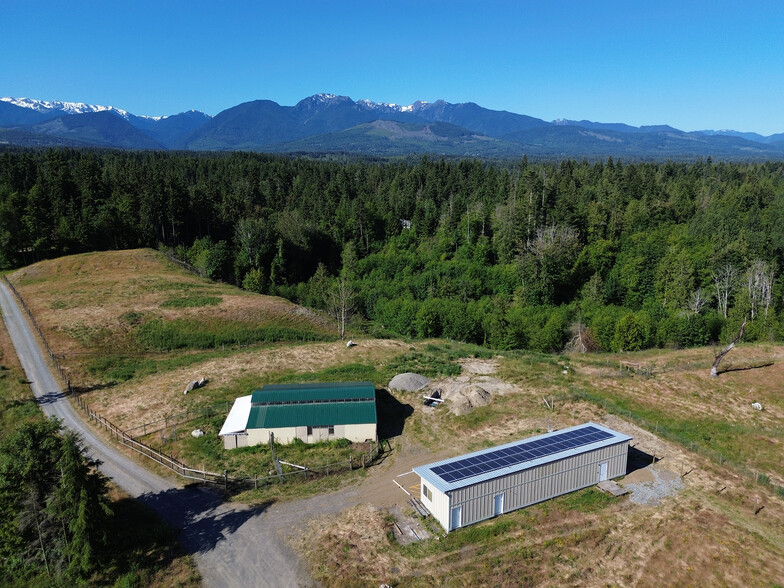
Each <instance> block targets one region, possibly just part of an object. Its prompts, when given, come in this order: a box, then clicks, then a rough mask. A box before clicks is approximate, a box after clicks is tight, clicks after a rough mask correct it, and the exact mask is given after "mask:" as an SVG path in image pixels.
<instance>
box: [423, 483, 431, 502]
mask: <svg viewBox="0 0 784 588" xmlns="http://www.w3.org/2000/svg"><path fill="white" fill-rule="evenodd" d="M422 494H423V495H424V496H425V498H427V499H428V500H429V501H431V502H432V501H433V491H432V490H430V488H428V487H427V486H426V485H425V483H424V482H422Z"/></svg>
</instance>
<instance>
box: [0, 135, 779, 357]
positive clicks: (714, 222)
mask: <svg viewBox="0 0 784 588" xmlns="http://www.w3.org/2000/svg"><path fill="white" fill-rule="evenodd" d="M783 172H784V164H782V163H780V162H773V163H770V162H769V163H727V162H718V163H715V162H713V161H711V160H710V159H707V160H705V161H698V162H696V163H688V164H687V163H675V162H666V163H638V162H635V163H624V162H621V161H614V160H613V159H611V158H610V159H608V160H607V161H602V162H586V161H582V162H578V161H572V160H565V161H560V162H536V163H534V162H529V161H527V160H526V159H525V158H523V159H522V160H519V161H514V162H495V163H489V162H482V161H478V160H463V161H446V160H443V159H441V160H434V159H429V158H426V157H425V158H422V159H421V160H420V161H418V162H374V161H360V160H354V161H345V162H335V161H320V160H316V159H308V158H297V157H280V156H270V155H264V154H252V153H231V154H177V153H158V152H117V151H92V150H70V149H52V150H46V151H43V150H42V151H34V150H29V151H6V152H4V153H3V154H2V156H0V266H1V267H3V268H11V267H17V266H20V265H25V264H28V263H31V262H33V261H36V260H39V259H43V258H47V257H53V256H59V255H65V254H70V253H78V252H84V251H93V250H102V249H123V248H134V247H145V246H146V247H158V246H161V247H165V248H167V249H168V250H169V251H171V252H172V253H173V254H174V255H176V256H178V257H180V258H181V259H183V260H186V261H188V262H189V263H191V264H192V265H194V266H195V267H196V268H197V269H198V271H199V272H201V273H202V274H203V275H205V276H206V277H210V278H214V279H221V280H224V281H227V282H232V283H236V284H237V285H240V286H242V287H244V288H246V289H248V290H252V291H255V292H260V293H265V294H276V295H281V296H285V297H286V298H289V299H291V300H293V301H295V302H299V303H302V304H305V305H308V306H311V307H315V308H322V309H328V308H329V307H332V308H334V307H336V306H342V307H343V308H344V309H345V307H346V305H345V303H346V302H350V304H349V305H348V306H350V308H351V311H352V312H353V313H354V319H355V324H356V325H357V326H358V327H361V328H364V329H366V330H367V331H369V332H371V333H374V334H377V335H384V334H387V333H390V334H392V333H394V334H401V335H406V336H417V337H440V336H443V337H449V338H454V339H458V340H462V341H469V342H474V343H480V344H484V345H487V346H490V347H493V348H515V349H531V350H538V351H559V350H562V349H563V348H564V347H565V346H571V347H574V348H577V349H581V350H615V351H618V350H636V349H644V348H648V347H653V346H679V347H682V346H692V345H704V344H707V343H710V342H714V341H719V340H726V339H728V338H731V335H732V333H734V332H737V329H738V326H739V325H740V323H741V322H742V321H743V319H744V318H745V317H748V319H749V323H748V327H747V329H746V339H757V340H763V339H765V340H768V339H777V338H782V337H783V336H784V326H782V323H781V321H780V320H779V318H778V317H779V315H780V314H781V312H782V304H783V303H784V301H783V299H782V291H783V290H782V286H784V282H782V274H781V271H780V269H781V267H782V261H784V185H783V184H782V175H783ZM338 285H339V286H340V288H341V289H342V292H343V294H342V296H343V300H342V302H341V301H340V300H338V301H336V297H335V291H336V289H337V286H338ZM338 298H339V297H338ZM349 299H350V300H349Z"/></svg>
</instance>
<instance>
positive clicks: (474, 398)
mask: <svg viewBox="0 0 784 588" xmlns="http://www.w3.org/2000/svg"><path fill="white" fill-rule="evenodd" d="M442 398H444V399H445V400H446V406H447V408H449V412H451V413H452V414H454V415H457V416H460V415H464V414H468V413H470V412H472V411H473V410H474V409H475V408H477V407H479V406H487V405H488V404H490V400H491V399H492V397H491V396H490V393H489V392H488V391H487V390H485V389H484V388H482V387H481V386H479V385H477V384H466V385H465V386H460V387H459V388H450V389H448V390H447V391H445V392H443V393H442Z"/></svg>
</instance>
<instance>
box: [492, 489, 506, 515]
mask: <svg viewBox="0 0 784 588" xmlns="http://www.w3.org/2000/svg"><path fill="white" fill-rule="evenodd" d="M503 512H504V495H503V494H496V495H495V496H494V497H493V516H496V517H497V516H498V515H500V514H503Z"/></svg>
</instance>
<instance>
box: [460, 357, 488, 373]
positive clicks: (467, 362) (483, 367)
mask: <svg viewBox="0 0 784 588" xmlns="http://www.w3.org/2000/svg"><path fill="white" fill-rule="evenodd" d="M458 363H459V364H460V368H461V369H462V372H463V373H464V374H469V375H470V374H473V375H477V376H489V375H490V374H494V373H496V371H498V361H497V360H495V359H473V358H466V359H460V360H458Z"/></svg>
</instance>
